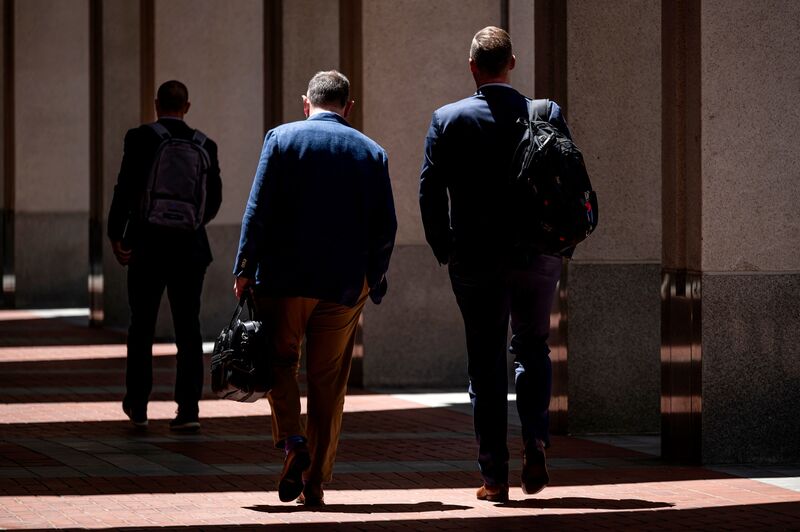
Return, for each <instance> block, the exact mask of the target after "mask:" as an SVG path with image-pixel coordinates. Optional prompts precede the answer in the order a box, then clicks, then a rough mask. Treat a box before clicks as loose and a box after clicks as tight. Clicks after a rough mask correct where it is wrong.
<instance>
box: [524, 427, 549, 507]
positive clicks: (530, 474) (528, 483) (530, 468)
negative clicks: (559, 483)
mask: <svg viewBox="0 0 800 532" xmlns="http://www.w3.org/2000/svg"><path fill="white" fill-rule="evenodd" d="M549 482H550V475H549V474H548V473H547V461H546V458H545V454H544V442H543V441H542V440H539V439H535V440H531V441H529V442H528V445H526V446H525V449H524V450H523V451H522V493H525V494H526V495H533V494H535V493H539V492H540V491H542V490H543V489H544V487H545V486H547V484H548V483H549Z"/></svg>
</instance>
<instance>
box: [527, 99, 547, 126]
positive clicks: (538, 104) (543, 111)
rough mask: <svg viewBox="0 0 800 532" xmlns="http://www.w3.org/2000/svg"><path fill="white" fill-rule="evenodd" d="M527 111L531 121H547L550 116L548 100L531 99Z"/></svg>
mask: <svg viewBox="0 0 800 532" xmlns="http://www.w3.org/2000/svg"><path fill="white" fill-rule="evenodd" d="M529 112H530V120H531V122H533V121H534V120H538V121H540V122H547V121H548V118H550V100H547V99H541V100H531V103H530V107H529Z"/></svg>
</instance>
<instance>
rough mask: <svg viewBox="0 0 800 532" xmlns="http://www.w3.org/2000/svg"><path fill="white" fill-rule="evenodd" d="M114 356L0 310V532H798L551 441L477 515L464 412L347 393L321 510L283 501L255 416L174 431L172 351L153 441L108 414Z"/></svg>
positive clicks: (762, 514)
mask: <svg viewBox="0 0 800 532" xmlns="http://www.w3.org/2000/svg"><path fill="white" fill-rule="evenodd" d="M123 342H124V337H123V336H121V335H119V334H118V333H113V332H112V333H109V332H106V331H98V330H92V329H88V328H86V327H81V326H80V325H78V324H76V323H75V320H69V321H63V320H53V319H49V320H48V319H36V318H34V317H32V316H30V315H25V314H24V313H19V312H18V313H17V314H14V315H8V314H6V315H4V314H3V312H0V346H2V347H0V368H2V371H0V528H7V529H28V530H35V529H53V528H58V529H76V530H77V529H86V528H94V529H107V530H112V529H113V530H118V529H122V530H149V529H156V528H158V529H160V530H182V531H183V530H235V531H241V530H251V529H254V528H255V527H266V528H268V529H275V530H284V529H285V530H320V531H322V530H324V531H326V532H328V531H335V530H367V531H370V530H539V529H540V530H800V493H798V492H796V491H791V490H787V489H782V488H779V487H776V486H773V485H770V484H767V483H763V482H758V481H756V480H750V479H746V478H738V477H733V476H730V475H727V474H723V473H718V472H714V471H711V470H708V469H705V468H700V467H683V466H674V465H668V464H665V463H662V462H661V461H659V460H658V459H657V458H655V457H652V456H649V455H644V454H641V453H637V452H634V451H631V450H627V449H623V448H620V447H614V446H612V445H606V444H600V443H595V442H590V441H587V440H583V439H578V438H571V437H563V436H561V437H559V436H556V437H554V439H553V447H552V450H551V452H550V453H549V455H548V456H549V460H550V464H551V475H552V483H551V486H549V487H548V488H547V489H545V490H544V491H543V492H542V493H540V494H538V495H536V496H533V497H526V496H524V495H523V494H522V492H521V491H520V489H519V486H518V484H513V483H512V490H511V498H512V500H511V501H510V502H509V503H507V504H492V503H486V502H481V501H477V500H476V499H475V497H474V491H475V489H476V488H477V486H478V485H479V483H480V481H479V476H478V474H477V472H476V471H475V468H474V452H475V449H474V442H473V438H472V436H471V432H470V431H471V419H470V416H469V415H468V414H465V413H464V412H463V410H459V409H450V408H431V407H426V406H424V405H423V404H420V403H415V402H409V401H408V400H404V399H400V398H397V397H394V396H391V395H388V394H382V393H373V392H370V391H368V390H367V391H354V392H353V394H352V395H350V396H349V397H348V400H347V403H346V414H345V419H344V424H343V426H344V433H343V436H342V440H341V442H340V446H339V453H338V459H337V468H336V472H335V478H334V482H333V483H332V484H330V485H329V486H328V487H327V489H326V501H327V502H328V505H327V506H325V507H324V508H321V509H318V510H313V511H309V510H307V509H305V508H304V507H302V506H297V505H295V504H292V503H290V504H284V503H280V502H279V501H278V498H277V494H276V493H275V484H276V481H277V475H278V471H279V470H280V466H281V460H282V456H281V454H280V453H279V452H278V451H276V450H274V449H273V448H272V445H271V442H270V441H269V439H268V436H267V434H268V432H269V409H268V406H267V404H266V402H265V401H260V402H258V403H255V404H238V403H232V402H226V401H221V400H216V398H214V397H213V395H212V394H211V393H209V392H207V393H206V394H205V395H204V401H203V403H202V405H201V416H202V423H203V430H202V432H201V433H200V434H199V435H196V436H180V435H173V434H171V433H170V432H169V431H168V430H167V421H168V420H169V419H170V418H171V417H172V415H173V411H174V404H173V403H172V402H171V386H172V382H173V371H174V360H173V357H172V356H171V353H174V347H172V346H170V345H163V346H159V347H158V349H157V352H158V353H160V354H161V356H158V357H156V359H155V360H156V363H155V366H156V379H155V380H156V392H155V393H154V396H153V402H152V403H151V406H150V411H149V414H150V417H151V423H150V427H149V429H148V430H147V431H138V430H135V429H133V428H132V427H131V426H130V424H129V422H128V421H127V419H126V418H125V416H124V414H123V413H122V411H121V409H120V405H119V400H120V397H121V390H122V382H123V371H124V358H123V357H124V345H123ZM509 430H510V441H511V442H516V441H518V440H519V429H518V428H517V427H515V426H513V425H512V426H511V427H510V429H509ZM514 445H515V444H512V457H513V459H512V479H513V482H517V479H518V477H519V460H518V453H517V451H516V450H515V449H514Z"/></svg>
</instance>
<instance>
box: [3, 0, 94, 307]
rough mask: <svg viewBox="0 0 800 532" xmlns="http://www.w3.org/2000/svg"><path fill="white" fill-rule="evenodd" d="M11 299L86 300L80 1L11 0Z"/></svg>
mask: <svg viewBox="0 0 800 532" xmlns="http://www.w3.org/2000/svg"><path fill="white" fill-rule="evenodd" d="M13 16H14V20H13V24H14V43H13V47H14V59H13V61H14V72H13V77H14V95H15V98H14V109H13V112H14V132H13V134H14V137H15V139H14V148H15V152H14V155H13V157H14V163H15V164H14V178H15V183H14V203H15V205H14V213H15V219H14V233H15V235H14V251H13V254H14V269H15V274H16V294H15V297H16V304H17V306H27V307H31V306H37V307H41V306H53V305H69V306H86V304H87V302H88V298H87V286H86V285H87V278H88V270H89V268H88V260H87V257H88V256H89V247H88V240H89V239H88V212H89V160H90V157H89V156H90V150H89V139H90V131H89V70H90V69H89V50H90V48H89V8H88V1H87V0H74V1H72V2H50V1H47V0H26V1H24V2H14V14H13Z"/></svg>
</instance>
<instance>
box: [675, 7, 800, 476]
mask: <svg viewBox="0 0 800 532" xmlns="http://www.w3.org/2000/svg"><path fill="white" fill-rule="evenodd" d="M662 12H663V23H664V35H663V39H664V40H663V43H664V56H663V66H662V68H663V72H664V130H663V131H664V137H663V149H664V159H663V161H664V165H663V171H664V194H665V196H664V203H663V205H664V211H663V213H664V218H663V227H664V241H663V243H664V246H663V257H664V259H663V262H664V270H663V273H662V277H663V282H662V300H663V306H664V309H665V311H664V313H663V314H662V342H663V347H662V374H663V376H664V380H663V384H662V426H663V430H662V449H663V454H664V455H665V456H667V457H671V458H675V459H680V460H691V461H702V462H704V463H726V462H779V461H780V462H791V461H796V460H797V459H798V458H800V446H798V445H797V442H798V441H800V423H798V422H797V411H798V410H799V409H800V393H798V390H800V363H798V347H797V346H798V345H800V311H799V310H798V309H800V306H798V304H797V301H798V300H800V252H798V247H797V234H798V232H800V219H798V218H797V216H795V215H794V214H795V211H796V205H795V203H796V202H795V198H797V197H798V195H799V194H800V181H798V179H797V175H798V168H800V156H798V151H797V144H798V141H800V133H798V132H799V131H800V114H798V112H797V101H796V100H797V96H798V87H800V69H798V67H797V57H798V56H800V42H799V41H798V40H797V28H798V27H800V6H798V5H797V4H795V3H791V2H779V1H771V2H759V3H751V2H747V1H744V0H736V1H731V2H729V1H724V2H723V1H720V0H703V2H688V1H683V2H675V3H669V4H667V3H665V4H664V6H663V8H662Z"/></svg>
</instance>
